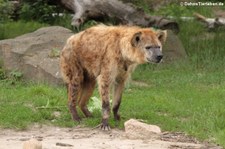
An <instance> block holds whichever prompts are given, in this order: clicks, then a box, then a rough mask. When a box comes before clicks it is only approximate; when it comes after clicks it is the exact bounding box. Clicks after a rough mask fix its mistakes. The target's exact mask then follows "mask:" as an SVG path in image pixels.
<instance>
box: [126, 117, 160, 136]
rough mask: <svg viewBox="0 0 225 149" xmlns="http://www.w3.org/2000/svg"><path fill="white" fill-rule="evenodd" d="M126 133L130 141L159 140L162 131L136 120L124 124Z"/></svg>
mask: <svg viewBox="0 0 225 149" xmlns="http://www.w3.org/2000/svg"><path fill="white" fill-rule="evenodd" d="M124 126H125V133H126V135H127V137H128V138H130V139H155V138H159V137H160V134H161V129H160V128H159V127H158V126H156V125H149V124H146V123H143V122H140V121H138V120H135V119H130V120H128V121H126V122H125V123H124Z"/></svg>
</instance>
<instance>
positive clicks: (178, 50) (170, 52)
mask: <svg viewBox="0 0 225 149" xmlns="http://www.w3.org/2000/svg"><path fill="white" fill-rule="evenodd" d="M163 55H164V62H170V61H173V60H177V59H184V58H186V57H187V53H186V51H185V49H184V46H183V44H182V42H181V41H180V39H179V38H178V36H177V35H176V34H174V33H173V32H172V31H171V30H167V39H166V42H165V44H164V45H163Z"/></svg>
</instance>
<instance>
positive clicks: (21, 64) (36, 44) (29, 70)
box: [0, 26, 73, 84]
mask: <svg viewBox="0 0 225 149" xmlns="http://www.w3.org/2000/svg"><path fill="white" fill-rule="evenodd" d="M72 34H73V33H72V31H70V30H69V29H66V28H63V27H59V26H53V27H45V28H41V29H38V30H37V31H35V32H32V33H28V34H25V35H22V36H19V37H16V38H14V39H7V40H2V41H0V59H2V61H3V66H4V68H5V69H6V70H9V71H12V70H16V71H19V72H22V73H23V77H24V78H25V79H26V80H31V81H37V82H46V83H50V84H61V83H62V79H61V76H60V73H59V57H58V56H59V52H60V50H61V49H62V48H63V46H64V44H65V42H66V40H67V38H68V37H70V36H71V35H72Z"/></svg>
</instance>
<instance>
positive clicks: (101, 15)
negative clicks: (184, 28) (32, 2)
mask: <svg viewBox="0 0 225 149" xmlns="http://www.w3.org/2000/svg"><path fill="white" fill-rule="evenodd" d="M60 1H61V4H62V5H63V6H64V7H65V8H67V9H68V10H72V11H73V12H74V13H75V14H74V16H73V19H72V22H71V25H72V26H75V27H79V26H80V25H81V24H83V23H84V22H86V21H87V20H90V19H93V20H97V21H99V20H100V21H102V20H104V19H105V18H106V17H107V18H113V19H114V20H116V24H126V25H139V26H143V27H155V28H160V29H171V30H173V31H174V32H175V33H178V32H179V26H178V24H177V23H176V22H175V21H172V20H168V19H166V18H164V17H159V16H150V15H148V14H146V13H145V12H144V11H143V10H142V9H141V8H138V7H136V6H134V5H133V4H130V3H123V2H122V1H119V0H110V1H109V0H60ZM72 4H73V5H72Z"/></svg>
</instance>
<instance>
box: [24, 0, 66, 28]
mask: <svg viewBox="0 0 225 149" xmlns="http://www.w3.org/2000/svg"><path fill="white" fill-rule="evenodd" d="M60 10H62V9H61V8H60V7H59V6H57V5H49V4H48V1H46V0H37V1H35V2H34V1H32V0H25V1H23V4H22V9H21V10H20V18H21V19H23V20H26V21H31V20H35V21H39V22H41V23H49V24H53V23H54V21H55V19H56V18H57V17H59V15H58V12H59V11H60Z"/></svg>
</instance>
